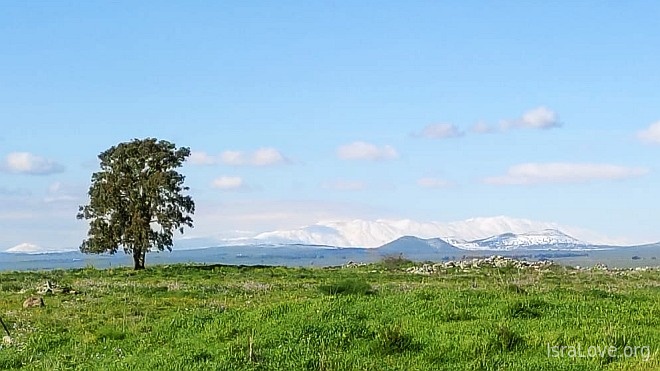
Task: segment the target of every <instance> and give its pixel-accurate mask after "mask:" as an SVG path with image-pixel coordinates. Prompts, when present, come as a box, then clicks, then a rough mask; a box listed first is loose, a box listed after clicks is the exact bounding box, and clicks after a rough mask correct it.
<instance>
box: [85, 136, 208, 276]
mask: <svg viewBox="0 0 660 371" xmlns="http://www.w3.org/2000/svg"><path fill="white" fill-rule="evenodd" d="M188 156H190V149H189V148H186V147H181V148H176V146H175V145H174V144H173V143H170V142H168V141H165V140H157V139H154V138H146V139H133V140H132V141H130V142H125V143H120V144H118V145H116V146H113V147H111V148H109V149H108V150H106V151H104V152H102V153H101V154H100V155H99V156H98V158H99V160H100V161H101V164H100V166H101V170H100V171H98V172H95V173H94V174H92V184H91V186H90V187H89V192H88V195H89V205H85V206H80V207H79V210H78V215H77V218H78V219H88V220H89V230H88V233H87V239H85V240H84V241H83V242H82V244H81V245H80V251H82V252H83V253H96V254H100V253H110V254H114V253H116V252H117V251H118V250H119V249H120V248H123V249H124V252H125V253H127V254H132V255H133V262H134V264H135V269H144V261H145V255H146V253H147V252H148V251H151V250H152V249H157V250H159V251H163V250H165V249H167V250H169V251H171V250H172V237H173V233H174V231H175V230H178V231H179V232H180V233H183V230H184V227H186V226H187V227H191V228H192V227H193V220H192V217H191V215H192V214H194V212H195V203H194V202H193V200H192V198H191V197H190V196H189V195H185V194H184V193H185V191H188V190H189V188H188V187H186V186H184V180H185V176H183V175H182V174H180V173H179V172H178V171H177V168H179V167H181V166H182V164H183V162H184V161H185V160H186V158H187V157H188Z"/></svg>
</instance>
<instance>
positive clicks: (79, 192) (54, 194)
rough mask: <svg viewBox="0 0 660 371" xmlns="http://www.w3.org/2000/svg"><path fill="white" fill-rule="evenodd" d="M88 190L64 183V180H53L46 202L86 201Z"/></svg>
mask: <svg viewBox="0 0 660 371" xmlns="http://www.w3.org/2000/svg"><path fill="white" fill-rule="evenodd" d="M85 194H86V190H84V189H83V188H82V187H79V186H72V185H67V184H63V183H62V182H53V183H51V185H50V186H49V187H48V190H47V192H46V197H45V198H44V200H43V201H44V202H45V203H53V202H72V201H76V202H81V203H82V202H84V198H85Z"/></svg>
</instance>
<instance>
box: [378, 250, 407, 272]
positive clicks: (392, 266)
mask: <svg viewBox="0 0 660 371" xmlns="http://www.w3.org/2000/svg"><path fill="white" fill-rule="evenodd" d="M379 264H380V266H382V267H383V268H385V269H387V270H390V271H393V270H398V269H402V268H408V267H411V266H413V265H414V263H413V261H412V260H410V259H407V258H406V257H404V256H403V254H399V255H386V256H385V257H383V258H382V259H381V260H380V262H379Z"/></svg>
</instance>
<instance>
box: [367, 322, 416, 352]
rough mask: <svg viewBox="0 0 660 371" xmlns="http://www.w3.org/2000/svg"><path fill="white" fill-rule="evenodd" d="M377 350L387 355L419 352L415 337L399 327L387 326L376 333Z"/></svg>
mask: <svg viewBox="0 0 660 371" xmlns="http://www.w3.org/2000/svg"><path fill="white" fill-rule="evenodd" d="M376 342H377V350H378V351H379V352H380V353H382V354H385V355H389V354H397V353H403V352H408V351H416V350H419V344H417V343H416V342H415V341H414V339H413V337H412V336H410V335H409V334H406V333H405V332H403V330H401V328H400V327H399V326H386V327H384V328H382V329H380V330H379V331H378V332H377V333H376Z"/></svg>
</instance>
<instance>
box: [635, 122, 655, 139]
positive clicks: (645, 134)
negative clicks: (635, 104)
mask: <svg viewBox="0 0 660 371" xmlns="http://www.w3.org/2000/svg"><path fill="white" fill-rule="evenodd" d="M637 139H639V140H640V141H641V142H642V143H646V144H660V121H658V122H656V123H653V124H651V125H650V126H649V127H648V128H646V129H644V130H640V131H638V132H637Z"/></svg>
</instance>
